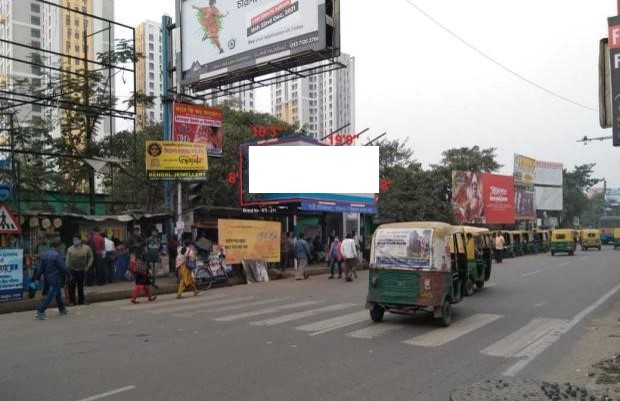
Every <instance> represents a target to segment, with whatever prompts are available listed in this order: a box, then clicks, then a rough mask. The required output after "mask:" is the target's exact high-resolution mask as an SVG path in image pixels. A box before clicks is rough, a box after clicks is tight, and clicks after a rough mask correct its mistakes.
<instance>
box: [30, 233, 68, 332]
mask: <svg viewBox="0 0 620 401" xmlns="http://www.w3.org/2000/svg"><path fill="white" fill-rule="evenodd" d="M38 274H39V277H40V275H45V277H46V278H47V281H48V282H49V285H50V288H49V291H48V293H47V295H46V297H45V299H44V300H43V303H42V304H41V306H40V307H39V309H37V312H36V313H35V317H37V318H38V319H40V320H46V319H47V315H46V314H45V311H46V310H47V308H48V307H49V306H50V304H51V302H52V300H54V299H55V300H56V306H57V307H58V313H60V314H61V315H66V314H68V313H69V312H68V311H67V308H66V307H65V304H64V303H63V301H62V293H61V291H60V284H61V282H63V280H64V277H65V276H66V275H67V268H66V266H65V261H64V260H63V258H62V255H61V253H60V242H59V241H54V242H53V243H52V247H51V248H50V249H49V250H48V251H46V252H45V253H44V254H43V255H42V256H41V269H40V270H39V273H38Z"/></svg>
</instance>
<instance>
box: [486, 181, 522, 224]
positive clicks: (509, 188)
mask: <svg viewBox="0 0 620 401" xmlns="http://www.w3.org/2000/svg"><path fill="white" fill-rule="evenodd" d="M482 182H483V185H482V192H483V197H484V211H485V213H484V217H485V220H486V223H487V224H514V222H515V204H514V199H515V192H514V178H513V177H512V176H510V175H496V174H489V173H482Z"/></svg>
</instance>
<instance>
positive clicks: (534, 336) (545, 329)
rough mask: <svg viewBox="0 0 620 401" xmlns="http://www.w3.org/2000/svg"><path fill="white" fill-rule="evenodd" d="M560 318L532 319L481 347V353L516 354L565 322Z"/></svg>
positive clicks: (509, 355)
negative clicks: (487, 345) (497, 339)
mask: <svg viewBox="0 0 620 401" xmlns="http://www.w3.org/2000/svg"><path fill="white" fill-rule="evenodd" d="M566 322H567V320H562V319H545V318H540V319H534V320H532V321H530V322H529V323H528V324H527V325H525V326H523V327H521V328H520V329H519V330H517V331H515V332H514V333H512V334H510V335H509V336H507V337H504V338H502V339H501V340H499V341H497V342H496V343H495V344H492V345H490V346H489V347H487V348H485V349H483V350H482V351H480V352H482V353H483V354H486V355H491V356H502V357H512V356H516V355H518V354H519V353H520V352H521V351H523V350H524V349H525V348H526V347H527V346H529V345H530V344H532V343H533V342H535V341H536V340H538V339H539V338H541V337H543V336H545V335H547V334H548V333H550V332H551V331H553V330H555V329H557V328H558V327H560V326H562V325H564V324H566Z"/></svg>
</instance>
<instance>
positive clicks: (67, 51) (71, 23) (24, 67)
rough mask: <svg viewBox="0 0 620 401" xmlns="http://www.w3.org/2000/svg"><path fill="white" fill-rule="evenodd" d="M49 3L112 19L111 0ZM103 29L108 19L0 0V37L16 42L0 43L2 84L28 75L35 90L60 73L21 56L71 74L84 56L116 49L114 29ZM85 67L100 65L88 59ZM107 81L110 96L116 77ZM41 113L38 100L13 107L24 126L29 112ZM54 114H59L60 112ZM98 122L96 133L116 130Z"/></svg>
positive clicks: (92, 57) (10, 85) (6, 85)
mask: <svg viewBox="0 0 620 401" xmlns="http://www.w3.org/2000/svg"><path fill="white" fill-rule="evenodd" d="M51 2H52V3H54V4H58V5H61V6H63V7H68V8H71V9H72V10H77V11H80V12H85V13H89V14H92V15H97V16H99V17H102V18H105V19H108V20H113V18H114V0H62V1H61V0H51ZM107 28H108V24H107V23H106V22H104V21H100V20H97V19H92V18H89V17H86V16H83V15H82V14H79V13H77V12H74V11H69V10H66V9H63V8H60V7H57V6H55V5H50V4H47V3H39V2H37V1H26V0H0V38H2V39H5V40H7V41H9V42H14V44H11V43H6V42H3V43H0V88H3V89H7V90H12V89H13V88H14V86H15V82H17V81H18V80H23V79H27V80H29V81H30V82H31V84H32V86H33V87H34V88H35V89H36V88H42V87H45V86H46V85H47V83H48V82H49V81H50V79H56V78H51V77H52V76H54V75H55V76H58V74H61V73H60V72H59V71H58V70H53V69H48V68H44V67H39V66H33V65H29V64H26V63H24V62H21V61H20V60H27V61H38V62H39V63H40V64H42V65H45V66H50V67H53V68H56V69H65V70H69V71H70V72H74V73H78V72H80V71H83V70H84V67H85V66H84V61H83V59H84V57H85V56H86V58H88V59H89V60H95V59H96V56H97V54H100V53H105V52H108V51H109V50H110V49H114V28H113V27H112V28H111V29H107ZM84 33H86V43H84ZM18 44H22V45H26V46H30V47H31V48H27V47H23V46H19V45H18ZM85 45H86V47H85ZM33 48H34V49H33ZM35 49H41V50H45V51H51V52H55V53H56V55H54V54H52V53H46V52H44V51H41V52H37V51H36V50H35ZM85 50H86V52H85ZM57 54H62V55H63V56H58V55H57ZM88 68H89V69H91V70H92V69H93V68H99V67H97V65H96V64H92V63H89V65H88ZM102 74H104V75H106V74H107V71H102ZM108 85H109V90H110V93H111V94H112V97H113V96H114V92H115V85H114V79H110V80H109V81H108ZM75 99H76V101H79V99H80V96H79V94H76V97H75ZM5 100H8V99H5ZM42 112H43V110H42V107H41V106H40V105H27V106H21V107H18V108H17V115H18V119H19V121H20V124H22V125H27V124H28V123H29V121H30V119H31V117H37V116H39V117H40V116H41V113H42ZM57 118H59V119H62V118H63V117H62V116H61V115H60V116H57ZM101 124H102V126H101V130H100V133H102V134H104V135H105V134H109V133H111V132H113V131H114V122H113V121H110V120H109V119H107V118H103V119H102V121H101Z"/></svg>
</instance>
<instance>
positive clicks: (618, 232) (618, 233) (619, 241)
mask: <svg viewBox="0 0 620 401" xmlns="http://www.w3.org/2000/svg"><path fill="white" fill-rule="evenodd" d="M613 235H614V249H618V248H620V228H614V232H613Z"/></svg>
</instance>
